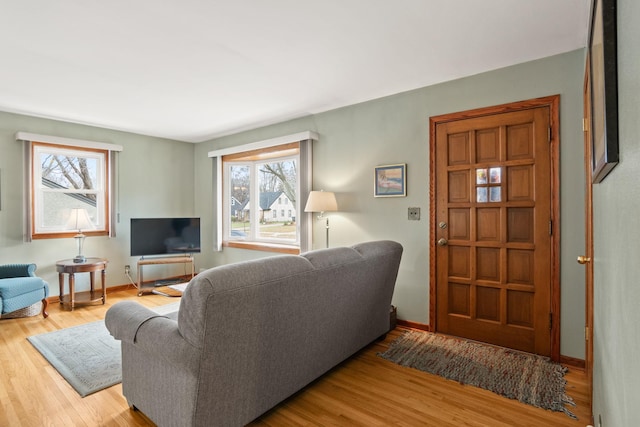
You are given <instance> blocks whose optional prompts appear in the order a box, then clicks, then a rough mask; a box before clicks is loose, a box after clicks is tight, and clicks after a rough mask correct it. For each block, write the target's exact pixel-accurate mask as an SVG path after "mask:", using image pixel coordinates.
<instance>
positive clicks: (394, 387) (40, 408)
mask: <svg viewBox="0 0 640 427" xmlns="http://www.w3.org/2000/svg"><path fill="white" fill-rule="evenodd" d="M122 300H134V301H137V302H139V303H141V304H143V305H145V306H147V307H157V306H159V305H164V304H170V303H172V302H176V301H178V299H176V298H167V297H163V296H159V295H145V296H143V297H138V296H136V291H135V289H130V290H126V291H120V292H114V293H110V294H109V298H108V299H107V304H106V305H105V306H102V305H95V306H87V307H79V308H76V309H75V310H74V311H73V312H70V311H68V310H62V309H61V308H60V306H59V304H57V303H54V304H50V306H49V313H50V316H49V318H47V319H43V318H42V317H41V316H35V317H28V318H22V319H2V320H0V366H2V373H1V374H0V375H1V376H0V405H1V406H0V426H12V427H14V426H15V427H35V426H38V427H40V426H50V427H57V426H64V427H70V426H78V427H81V426H90V427H94V426H107V427H116V426H122V427H130V426H134V427H137V426H153V423H151V422H150V421H149V420H148V419H147V418H146V417H145V416H144V415H143V414H141V413H139V412H135V411H132V410H130V409H129V407H128V406H127V402H126V399H125V398H124V397H123V396H122V385H120V384H118V385H115V386H113V387H110V388H108V389H106V390H103V391H100V392H98V393H95V394H93V395H90V396H87V397H85V398H81V397H80V396H79V395H78V394H77V393H76V391H75V390H73V388H72V387H71V386H70V385H69V384H67V382H66V381H65V380H64V379H63V378H62V377H61V376H60V375H59V374H58V372H57V371H56V370H55V369H53V368H52V367H51V365H49V363H48V362H47V361H46V360H45V359H44V358H43V357H42V356H41V355H40V353H38V351H37V350H36V349H35V348H33V346H31V344H30V343H29V342H28V341H27V340H26V338H27V337H28V336H31V335H36V334H41V333H45V332H51V331H55V330H59V329H63V328H68V327H71V326H76V325H80V324H83V323H88V322H93V321H96V320H100V319H103V318H104V314H105V312H106V310H107V309H108V307H109V306H111V305H113V304H115V303H116V302H118V301H122ZM401 333H402V330H401V329H399V328H398V329H396V330H395V331H393V332H391V333H390V334H388V336H387V338H386V339H385V340H384V341H381V342H377V343H374V344H372V345H370V346H369V347H367V348H366V349H365V350H363V351H361V352H360V353H358V354H357V355H355V356H354V357H352V358H351V359H349V360H348V361H346V362H345V363H343V364H341V365H340V366H338V367H337V368H335V369H334V370H332V371H331V372H330V373H328V374H327V375H325V376H323V377H322V378H320V379H319V380H317V381H315V382H314V383H312V384H311V385H310V386H309V387H307V388H305V389H304V390H302V391H300V392H299V393H297V394H296V395H294V396H292V397H291V398H290V399H288V400H286V401H285V402H283V403H281V404H280V405H278V406H277V407H276V408H274V409H273V410H271V411H269V412H268V413H267V414H265V415H263V416H262V417H260V418H259V419H257V420H255V421H254V422H253V423H251V424H250V425H251V426H262V427H266V426H268V427H281V426H300V427H302V426H305V427H306V426H407V427H411V426H438V427H443V426H452V427H453V426H455V427H458V426H472V427H479V426H492V427H497V426H532V427H533V426H536V427H537V426H541V425H545V426H547V425H553V426H582V427H583V426H585V425H586V424H588V422H589V417H590V414H589V405H590V402H589V396H587V390H588V387H587V383H586V376H585V374H584V372H581V371H579V370H574V369H572V370H570V371H569V373H568V374H567V377H566V378H567V379H568V386H567V391H568V394H569V395H570V396H571V397H572V398H573V399H574V400H575V401H576V403H577V404H578V406H577V407H576V408H570V409H571V410H572V411H573V412H574V413H575V414H576V415H577V416H578V417H579V419H580V420H579V421H574V420H572V419H570V418H569V417H568V416H566V415H565V414H562V413H556V412H551V411H546V410H543V409H538V408H534V407H532V406H529V405H525V404H522V403H520V402H517V401H514V400H510V399H506V398H503V397H500V396H497V395H495V394H493V393H491V392H488V391H486V390H481V389H478V388H475V387H470V386H463V385H461V384H458V383H456V382H454V381H449V380H445V379H443V378H440V377H438V376H434V375H430V374H427V373H424V372H420V371H417V370H414V369H409V368H404V367H401V366H398V365H395V364H394V363H391V362H389V361H386V360H384V359H382V358H380V357H378V356H377V355H376V354H377V353H378V352H382V351H384V350H385V349H386V347H387V346H388V344H389V343H390V342H391V341H393V339H395V338H396V337H398V336H400V334H401Z"/></svg>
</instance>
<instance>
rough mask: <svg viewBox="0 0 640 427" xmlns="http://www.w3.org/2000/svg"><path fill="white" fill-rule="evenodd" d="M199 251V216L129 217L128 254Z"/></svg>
mask: <svg viewBox="0 0 640 427" xmlns="http://www.w3.org/2000/svg"><path fill="white" fill-rule="evenodd" d="M199 252H200V218H131V256H142V257H144V256H151V255H179V254H182V255H186V254H193V253H199Z"/></svg>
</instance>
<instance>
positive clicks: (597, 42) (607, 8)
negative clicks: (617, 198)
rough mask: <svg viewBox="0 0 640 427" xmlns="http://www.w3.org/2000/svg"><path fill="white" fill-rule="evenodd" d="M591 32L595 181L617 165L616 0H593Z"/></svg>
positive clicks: (590, 62)
mask: <svg viewBox="0 0 640 427" xmlns="http://www.w3.org/2000/svg"><path fill="white" fill-rule="evenodd" d="M591 7H592V9H591V25H590V32H589V55H588V56H589V72H590V73H591V78H590V82H591V88H590V89H591V149H592V153H593V155H592V157H593V160H592V164H591V169H592V176H593V183H598V182H601V181H602V180H603V179H604V178H605V177H606V176H607V174H608V173H609V172H611V170H612V169H613V168H614V167H615V166H616V165H617V164H618V155H619V153H618V67H617V25H616V0H593V2H592V6H591Z"/></svg>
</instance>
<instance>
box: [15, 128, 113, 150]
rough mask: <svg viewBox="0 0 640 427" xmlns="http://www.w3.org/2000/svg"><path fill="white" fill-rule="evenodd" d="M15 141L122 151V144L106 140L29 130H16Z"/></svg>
mask: <svg viewBox="0 0 640 427" xmlns="http://www.w3.org/2000/svg"><path fill="white" fill-rule="evenodd" d="M16 141H29V142H46V143H49V144H59V145H68V146H71V147H81V148H95V149H98V150H108V151H122V150H123V148H122V145H117V144H110V143H108V142H98V141H85V140H82V139H73V138H64V137H61V136H51V135H38V134H36V133H29V132H16Z"/></svg>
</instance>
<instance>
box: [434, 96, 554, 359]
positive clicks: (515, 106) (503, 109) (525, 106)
mask: <svg viewBox="0 0 640 427" xmlns="http://www.w3.org/2000/svg"><path fill="white" fill-rule="evenodd" d="M539 107H548V108H549V126H550V128H549V130H550V135H549V143H550V144H551V147H550V153H551V159H550V166H551V221H552V233H551V301H550V308H551V316H552V321H551V359H552V360H554V361H559V360H560V198H559V194H560V95H551V96H546V97H542V98H535V99H530V100H526V101H518V102H512V103H508V104H501V105H496V106H491V107H484V108H477V109H473V110H467V111H461V112H456V113H449V114H443V115H439V116H433V117H430V118H429V139H430V143H429V169H430V181H429V206H430V209H429V212H430V213H429V231H430V235H431V237H432V238H430V242H429V324H430V327H429V329H430V330H431V331H437V330H438V325H437V320H436V319H437V305H436V303H437V301H436V294H437V286H436V281H437V278H436V241H435V239H434V238H433V236H436V235H437V234H436V230H437V223H436V209H435V208H436V194H435V193H436V126H437V125H439V124H442V123H447V122H452V121H456V120H464V119H471V118H477V117H483V116H489V115H495V114H501V113H510V112H515V111H522V110H529V109H533V108H539Z"/></svg>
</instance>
